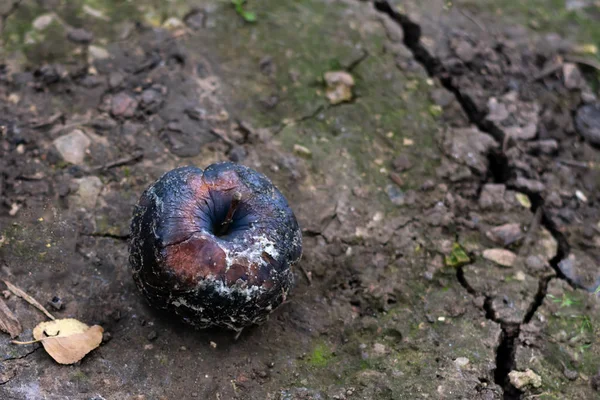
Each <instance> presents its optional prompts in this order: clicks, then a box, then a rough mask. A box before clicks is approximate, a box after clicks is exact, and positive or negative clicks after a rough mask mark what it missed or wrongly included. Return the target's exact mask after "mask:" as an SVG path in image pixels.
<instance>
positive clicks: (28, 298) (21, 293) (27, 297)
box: [4, 281, 56, 320]
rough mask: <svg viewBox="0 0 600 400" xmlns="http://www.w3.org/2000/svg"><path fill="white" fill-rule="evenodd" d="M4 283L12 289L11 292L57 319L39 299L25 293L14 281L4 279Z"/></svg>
mask: <svg viewBox="0 0 600 400" xmlns="http://www.w3.org/2000/svg"><path fill="white" fill-rule="evenodd" d="M4 283H5V284H6V287H8V290H10V291H11V292H13V293H14V294H15V296H18V297H20V298H22V299H23V300H25V301H26V302H28V303H29V304H31V305H32V306H34V307H35V308H37V309H38V310H40V311H41V312H43V313H44V314H46V316H47V317H48V318H50V319H52V320H54V319H56V318H54V316H53V315H52V314H50V313H49V312H48V310H46V309H45V308H44V306H43V305H41V304H40V303H38V301H37V300H36V299H34V298H33V297H31V296H30V295H28V294H27V293H25V292H24V291H23V290H21V289H19V288H18V287H16V286H15V285H13V284H12V283H10V282H9V281H4Z"/></svg>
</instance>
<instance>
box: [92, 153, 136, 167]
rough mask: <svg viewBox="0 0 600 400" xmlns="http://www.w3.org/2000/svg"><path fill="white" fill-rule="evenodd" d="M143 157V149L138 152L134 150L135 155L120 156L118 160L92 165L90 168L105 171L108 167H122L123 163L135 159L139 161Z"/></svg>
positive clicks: (128, 162) (125, 163)
mask: <svg viewBox="0 0 600 400" xmlns="http://www.w3.org/2000/svg"><path fill="white" fill-rule="evenodd" d="M143 157H144V153H142V152H141V151H138V152H134V153H133V155H131V156H129V157H123V158H119V159H118V160H115V161H112V162H109V163H107V164H104V165H98V166H95V167H92V168H90V170H91V171H105V170H107V169H111V168H115V167H120V166H122V165H127V164H130V163H132V162H134V161H139V160H140V159H142V158H143Z"/></svg>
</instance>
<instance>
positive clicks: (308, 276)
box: [298, 264, 312, 286]
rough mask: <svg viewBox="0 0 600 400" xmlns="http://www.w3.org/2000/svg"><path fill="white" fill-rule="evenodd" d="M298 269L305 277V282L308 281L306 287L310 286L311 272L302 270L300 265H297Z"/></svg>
mask: <svg viewBox="0 0 600 400" xmlns="http://www.w3.org/2000/svg"><path fill="white" fill-rule="evenodd" d="M298 268H300V271H302V273H303V274H304V276H305V277H306V280H307V281H308V285H309V286H310V285H312V272H310V271H307V270H306V268H304V267H303V266H302V264H300V265H298Z"/></svg>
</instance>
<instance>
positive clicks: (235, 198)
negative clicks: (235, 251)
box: [219, 192, 242, 236]
mask: <svg viewBox="0 0 600 400" xmlns="http://www.w3.org/2000/svg"><path fill="white" fill-rule="evenodd" d="M241 200H242V194H241V193H240V192H235V193H234V194H233V198H232V199H231V204H229V211H227V216H226V217H225V220H224V221H223V223H222V224H221V229H220V230H219V236H222V235H225V234H226V233H227V230H228V229H229V225H231V223H232V222H233V215H234V214H235V210H237V208H238V206H239V204H240V201H241Z"/></svg>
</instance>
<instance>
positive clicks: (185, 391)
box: [0, 0, 600, 400]
mask: <svg viewBox="0 0 600 400" xmlns="http://www.w3.org/2000/svg"><path fill="white" fill-rule="evenodd" d="M513 3H514V2H505V1H498V2H491V1H481V2H479V1H478V2H473V1H467V0H461V1H457V2H455V3H454V4H452V3H450V2H446V1H441V0H420V1H412V0H409V1H406V0H405V1H399V0H398V1H390V0H388V1H386V0H381V1H380V0H376V1H359V0H306V1H302V2H300V1H280V0H261V1H250V2H248V3H247V4H245V5H243V6H242V9H238V10H237V11H236V8H235V7H234V6H233V5H232V4H231V3H230V2H228V1H216V0H215V1H191V0H170V1H159V0H142V1H116V0H72V1H61V0H37V1H34V0H23V1H20V0H6V1H3V2H2V4H1V5H0V14H1V18H0V29H1V30H2V31H1V39H2V46H0V269H1V274H0V275H1V277H2V279H5V280H8V281H10V282H12V283H13V284H15V285H17V286H19V287H21V288H22V289H24V290H25V291H26V292H27V293H29V294H30V295H31V296H33V297H34V298H36V299H37V300H38V301H40V302H41V303H43V304H44V305H46V306H47V307H48V308H49V309H50V310H51V312H52V313H53V314H54V315H55V316H56V317H57V318H67V317H73V318H77V319H79V320H81V321H84V322H86V323H88V324H90V325H92V324H99V325H101V326H102V327H104V330H105V333H104V339H103V342H102V345H101V346H100V347H99V348H98V349H96V350H94V351H93V352H91V353H90V354H89V355H87V356H86V357H85V358H84V359H83V360H82V361H81V362H79V363H77V364H75V365H70V366H62V365H58V364H57V363H56V362H54V361H53V360H52V359H51V358H50V357H49V356H48V354H47V353H46V352H45V351H44V350H43V348H42V347H41V346H40V345H39V344H31V345H23V346H17V345H14V344H11V343H10V337H9V335H8V334H4V333H0V360H1V361H0V398H2V399H19V400H21V399H33V400H37V399H90V400H91V399H96V400H99V399H115V400H116V399H146V400H154V399H156V400H158V399H193V398H198V399H222V400H224V399H273V400H275V399H278V400H292V399H315V400H316V399H421V398H422V399H482V400H483V399H486V400H492V399H534V398H535V399H592V398H600V392H599V390H600V371H599V367H600V343H599V342H598V339H597V337H598V333H599V332H600V303H599V300H598V296H597V294H595V291H596V288H597V287H598V285H599V284H600V267H599V266H600V101H599V100H598V95H599V92H598V88H599V84H598V83H599V79H598V77H599V75H598V70H599V61H598V58H597V54H596V53H597V52H598V50H597V48H596V47H594V43H597V40H596V39H597V38H598V37H600V35H598V36H596V34H597V28H596V27H597V26H598V24H597V22H598V18H599V15H600V12H599V9H598V4H597V2H596V3H594V2H593V1H565V2H560V1H559V2H556V1H552V0H536V1H532V2H531V6H530V8H529V9H527V8H526V6H520V8H517V7H515V6H514V4H513ZM558 3H560V4H558ZM549 10H553V11H549ZM540 15H541V16H540ZM544 15H547V16H548V17H547V18H546V19H545V17H544ZM573 21H575V22H577V23H575V24H574V23H573ZM552 31H557V32H560V35H559V34H557V33H553V32H552ZM595 40H596V41H595ZM594 41H595V42H594ZM332 73H333V74H332ZM220 160H232V161H235V162H239V163H243V164H245V165H248V166H250V167H252V168H254V169H256V170H258V171H261V172H263V173H264V174H266V175H267V176H268V177H269V178H270V179H271V180H272V181H273V182H274V183H275V184H276V185H277V186H278V187H279V188H280V190H281V191H282V192H283V193H284V194H285V196H286V197H287V199H288V201H289V203H290V205H291V207H292V209H293V210H294V211H295V213H296V216H297V217H298V220H299V222H300V224H301V227H302V232H303V235H304V239H303V241H304V254H303V258H302V260H301V261H300V262H299V264H297V265H296V266H295V267H294V274H295V278H296V279H295V281H296V283H295V287H294V288H293V290H292V291H291V293H290V296H288V298H287V299H286V302H285V303H284V304H283V305H282V306H280V307H279V308H278V309H277V310H276V311H275V312H274V313H273V314H272V315H271V317H270V319H269V320H268V321H267V322H266V323H265V324H263V325H261V326H257V327H252V328H249V329H246V330H244V331H243V332H242V334H241V335H240V336H239V338H237V339H236V335H235V333H234V332H229V331H222V330H208V331H197V330H194V329H193V328H190V327H188V326H184V325H182V324H180V323H178V322H176V321H174V320H172V319H171V317H170V316H169V315H164V314H161V313H158V312H156V311H153V310H152V309H150V308H149V307H148V306H147V305H146V303H145V300H144V299H143V297H142V296H141V295H140V294H139V293H138V292H137V290H136V287H135V285H134V283H133V280H132V277H131V271H130V267H129V264H128V250H127V246H128V240H129V223H130V219H131V216H132V210H133V205H134V204H135V202H136V201H137V200H138V198H139V196H140V195H141V193H142V191H143V190H144V189H145V188H146V187H148V186H149V185H150V184H151V183H152V182H154V181H155V180H156V179H157V178H158V177H160V176H161V175H162V174H163V173H165V172H167V171H169V170H171V169H173V168H175V167H178V166H183V165H195V166H198V167H201V168H204V167H206V166H207V165H209V164H211V163H213V162H215V161H220ZM4 297H5V298H4V299H3V300H4V302H5V303H6V304H7V306H8V308H9V309H10V310H12V311H13V312H14V314H15V315H16V316H17V318H18V319H19V321H20V322H21V325H22V326H23V328H24V329H23V332H22V333H21V334H20V335H19V337H18V339H19V340H22V341H26V340H31V331H32V329H33V327H35V325H37V324H38V323H39V322H41V321H44V320H45V317H44V315H43V314H41V313H39V312H38V311H37V310H35V309H34V308H32V307H31V306H29V305H28V304H27V303H25V302H24V301H23V300H22V299H19V298H17V297H16V296H14V295H10V294H9V293H8V292H5V296H4Z"/></svg>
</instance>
